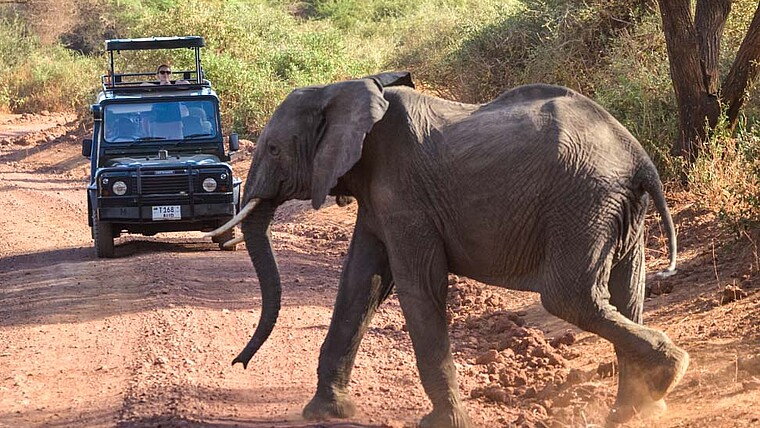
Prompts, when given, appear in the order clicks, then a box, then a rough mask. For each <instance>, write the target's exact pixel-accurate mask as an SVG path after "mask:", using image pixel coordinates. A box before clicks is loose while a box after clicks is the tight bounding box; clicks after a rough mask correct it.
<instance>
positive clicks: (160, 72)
mask: <svg viewBox="0 0 760 428" xmlns="http://www.w3.org/2000/svg"><path fill="white" fill-rule="evenodd" d="M171 76H172V68H171V67H170V66H169V65H168V64H161V65H159V66H158V68H157V69H156V77H157V78H158V84H159V85H174V84H176V85H187V84H189V83H190V82H188V81H187V80H184V79H183V80H177V81H174V80H171Z"/></svg>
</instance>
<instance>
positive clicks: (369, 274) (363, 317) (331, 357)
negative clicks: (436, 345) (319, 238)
mask: <svg viewBox="0 0 760 428" xmlns="http://www.w3.org/2000/svg"><path fill="white" fill-rule="evenodd" d="M391 288H392V284H391V273H390V268H389V264H388V256H387V254H386V252H385V247H384V246H383V244H382V243H381V242H380V241H379V240H378V239H377V238H376V237H375V236H374V235H372V234H371V233H370V232H368V231H367V230H366V228H365V227H363V226H362V222H361V220H358V221H357V224H356V227H355V229H354V234H353V238H352V240H351V245H350V246H349V250H348V255H347V257H346V261H345V263H344V266H343V274H342V275H341V279H340V285H339V287H338V296H337V299H336V301H335V309H334V311H333V317H332V321H331V322H330V329H329V331H328V332H327V338H325V342H324V343H323V344H322V349H321V352H320V355H319V368H318V369H317V375H318V378H319V381H318V384H317V392H316V394H315V395H314V398H312V399H311V401H310V402H309V404H307V405H306V407H305V408H304V410H303V416H304V418H306V419H326V418H335V417H337V418H348V417H351V416H352V415H353V414H354V412H355V410H356V409H355V406H354V404H353V402H352V400H351V398H350V397H349V391H348V383H349V380H350V378H351V369H352V368H353V366H354V359H355V358H356V352H357V350H358V349H359V343H360V342H361V339H362V337H363V336H364V333H365V332H366V331H367V326H368V325H369V323H370V321H371V319H372V316H373V315H374V313H375V310H376V309H377V307H378V306H379V305H380V303H381V302H382V301H383V300H384V299H385V298H386V297H388V295H389V294H390V291H391Z"/></svg>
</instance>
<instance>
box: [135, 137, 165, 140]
mask: <svg viewBox="0 0 760 428" xmlns="http://www.w3.org/2000/svg"><path fill="white" fill-rule="evenodd" d="M135 140H136V141H159V140H168V138H166V137H140V138H136V139H135Z"/></svg>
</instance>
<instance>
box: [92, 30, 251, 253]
mask: <svg viewBox="0 0 760 428" xmlns="http://www.w3.org/2000/svg"><path fill="white" fill-rule="evenodd" d="M105 46H106V52H107V54H108V55H109V58H110V68H109V73H108V74H107V75H104V76H102V77H101V83H102V90H101V92H100V93H99V94H98V97H97V102H96V103H95V104H92V105H91V106H90V111H91V112H92V116H93V119H94V125H93V133H92V138H91V139H90V138H88V139H85V140H84V141H83V143H82V155H84V156H85V157H87V158H89V159H90V168H91V175H90V177H91V178H90V184H89V186H88V188H87V207H88V219H89V224H90V227H91V230H92V238H93V240H94V241H95V253H96V255H97V256H98V257H113V256H114V239H115V238H118V237H119V235H120V234H121V233H125V232H126V233H135V234H143V235H154V234H156V233H158V232H175V231H209V230H212V229H214V228H216V227H218V226H220V225H222V224H224V223H225V222H226V221H228V220H229V219H230V218H232V217H233V216H234V215H235V214H236V212H237V210H238V208H239V203H240V202H239V201H240V179H238V178H235V177H234V176H233V172H232V168H231V167H230V165H229V163H228V161H229V160H230V156H231V155H232V154H233V152H235V151H237V150H238V137H237V134H234V133H233V134H230V136H229V146H228V148H229V151H228V152H226V151H225V145H224V137H223V135H222V131H221V129H220V118H219V98H218V97H217V95H216V93H215V92H214V90H213V89H212V87H211V83H210V82H209V81H208V80H206V79H204V77H203V72H202V68H201V62H200V48H201V47H203V46H204V40H203V38H202V37H197V36H190V37H160V38H146V39H118V40H107V41H106V42H105ZM148 49H192V50H194V51H195V69H194V70H193V69H191V70H184V71H175V72H173V73H172V80H174V79H175V78H176V80H177V82H182V83H181V84H180V83H178V84H173V85H158V84H157V82H156V81H155V70H150V71H147V72H141V73H117V72H116V70H115V69H114V52H120V51H134V50H148ZM157 65H158V64H157ZM234 233H235V232H234V231H231V232H228V233H227V234H226V235H224V236H220V237H218V238H215V239H214V242H216V243H218V244H219V246H220V248H223V249H234V246H233V247H231V248H224V247H223V246H222V244H223V243H224V242H227V241H229V240H231V239H233V238H234Z"/></svg>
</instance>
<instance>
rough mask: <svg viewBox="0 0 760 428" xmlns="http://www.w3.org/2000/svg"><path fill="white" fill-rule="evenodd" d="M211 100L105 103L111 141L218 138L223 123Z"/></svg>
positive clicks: (107, 137)
mask: <svg viewBox="0 0 760 428" xmlns="http://www.w3.org/2000/svg"><path fill="white" fill-rule="evenodd" d="M215 111H216V110H215V108H214V104H213V102H212V101H210V100H197V101H189V100H185V101H177V100H156V101H151V102H134V103H121V104H108V105H106V106H104V120H103V126H104V140H105V142H107V143H140V142H152V141H164V140H173V141H181V140H184V141H186V142H187V141H193V140H200V139H211V138H215V137H216V136H217V134H218V129H219V126H218V124H217V120H216V114H215Z"/></svg>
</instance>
